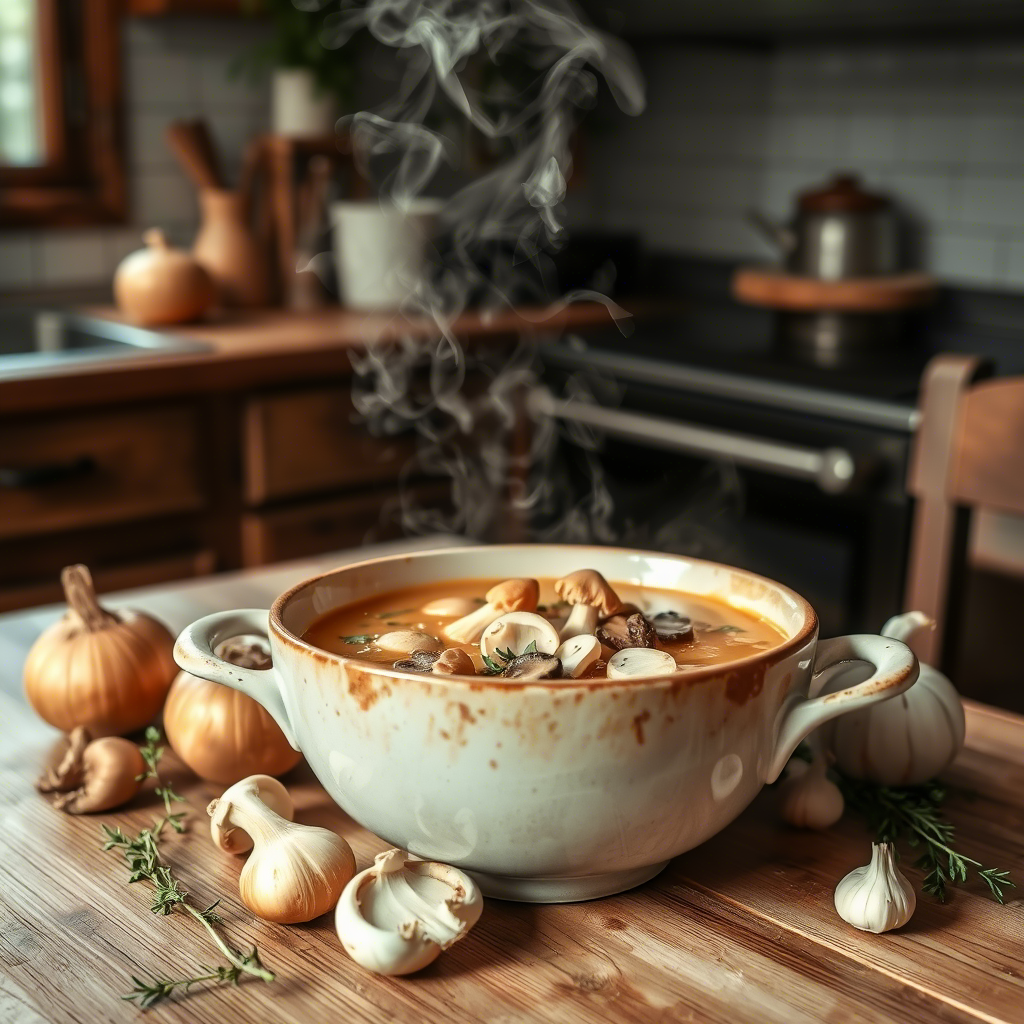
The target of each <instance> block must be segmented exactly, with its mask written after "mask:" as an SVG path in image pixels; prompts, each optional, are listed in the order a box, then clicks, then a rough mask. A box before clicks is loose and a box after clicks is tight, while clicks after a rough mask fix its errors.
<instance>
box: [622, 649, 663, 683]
mask: <svg viewBox="0 0 1024 1024" xmlns="http://www.w3.org/2000/svg"><path fill="white" fill-rule="evenodd" d="M678 670H679V666H678V665H676V659H675V658H673V657H672V655H671V654H669V653H668V651H659V650H658V649H657V648H655V647H624V648H623V649H622V650H621V651H616V652H615V653H614V654H613V655H612V656H611V657H610V658H609V659H608V678H609V679H647V678H649V677H651V676H670V675H672V673H673V672H677V671H678Z"/></svg>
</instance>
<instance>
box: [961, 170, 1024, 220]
mask: <svg viewBox="0 0 1024 1024" xmlns="http://www.w3.org/2000/svg"><path fill="white" fill-rule="evenodd" d="M958 219H959V220H960V221H961V222H962V223H964V224H976V225H980V226H983V227H990V228H1010V229H1024V174H1017V175H999V176H996V175H987V174H977V175H971V176H969V177H966V178H965V179H964V183H963V191H962V193H961V197H960V211H959V218H958Z"/></svg>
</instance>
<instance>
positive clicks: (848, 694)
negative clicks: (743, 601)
mask: <svg viewBox="0 0 1024 1024" xmlns="http://www.w3.org/2000/svg"><path fill="white" fill-rule="evenodd" d="M844 661H866V662H867V663H868V664H869V665H872V666H874V669H875V671H874V672H873V673H872V674H871V676H870V677H869V678H867V679H865V680H864V681H863V682H861V683H858V684H857V685H856V686H849V687H847V688H846V689H845V690H838V691H837V692H836V693H830V694H827V695H826V696H824V697H818V696H811V697H801V696H794V697H792V698H791V699H790V701H789V703H787V704H786V705H784V706H783V709H782V712H781V715H780V721H779V728H778V732H777V738H776V740H775V753H774V755H773V756H772V762H771V765H770V766H769V769H768V776H767V778H766V780H765V781H766V782H774V781H775V780H776V779H777V778H778V777H779V776H780V775H781V774H782V769H783V768H785V767H786V762H787V761H788V760H789V758H790V756H791V755H792V753H793V751H794V750H796V748H797V746H798V745H799V744H800V741H801V740H804V739H806V738H807V736H809V735H810V734H811V733H812V732H813V731H814V730H815V729H817V728H818V726H819V725H823V724H824V723H825V722H827V721H829V720H830V719H833V718H836V717H837V716H838V715H845V714H846V712H847V711H857V710H858V709H859V708H864V707H867V706H868V705H869V704H876V703H877V702H878V701H880V700H888V699H889V698H890V697H895V696H896V695H897V694H900V693H903V691H904V690H907V689H909V688H910V687H911V686H913V684H914V683H915V682H916V681H917V675H918V671H919V666H918V663H917V658H916V657H915V656H914V652H913V651H912V650H911V649H910V648H909V647H907V645H906V644H903V643H900V641H899V640H893V639H891V638H890V637H887V636H875V635H873V634H870V633H858V634H855V635H853V636H837V637H834V638H833V639H831V640H821V641H819V643H818V647H817V651H816V653H815V657H814V677H813V679H812V680H811V687H810V692H811V694H816V693H817V692H818V690H820V689H821V685H822V683H823V682H824V680H822V679H821V678H820V677H821V676H822V675H823V674H824V673H826V672H828V671H829V670H830V669H833V668H835V667H836V666H837V665H839V664H842V663H843V662H844Z"/></svg>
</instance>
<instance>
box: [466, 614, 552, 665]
mask: <svg viewBox="0 0 1024 1024" xmlns="http://www.w3.org/2000/svg"><path fill="white" fill-rule="evenodd" d="M557 648H558V633H557V631H556V630H555V627H554V626H552V625H551V623H550V622H548V620H547V619H545V618H544V616H543V615H538V614H537V613H536V612H509V613H508V614H507V615H502V616H500V617H499V618H497V619H495V620H494V621H493V622H492V623H491V624H490V625H489V626H488V627H487V629H486V630H484V635H483V636H482V637H480V653H481V654H482V655H483V656H484V657H485V658H490V659H491V660H492V661H494V660H496V659H499V658H501V659H502V660H503V661H508V660H510V657H509V656H510V655H511V657H516V656H518V655H520V654H527V653H531V652H533V651H536V652H538V653H540V654H554V653H555V651H556V650H557Z"/></svg>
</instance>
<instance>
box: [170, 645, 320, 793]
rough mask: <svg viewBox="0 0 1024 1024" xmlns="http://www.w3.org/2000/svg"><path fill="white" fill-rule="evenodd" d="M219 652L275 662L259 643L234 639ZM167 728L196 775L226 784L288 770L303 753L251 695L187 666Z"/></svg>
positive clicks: (249, 664) (246, 661)
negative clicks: (190, 670)
mask: <svg viewBox="0 0 1024 1024" xmlns="http://www.w3.org/2000/svg"><path fill="white" fill-rule="evenodd" d="M217 654H218V656H219V657H221V658H223V659H224V660H225V661H230V662H231V663H232V664H233V665H241V666H243V667H244V668H255V669H265V668H269V667H270V655H269V654H267V653H266V651H264V650H263V649H262V648H260V647H257V646H256V645H254V644H244V643H239V642H237V641H233V640H229V641H228V642H227V643H225V644H222V645H221V647H220V648H219V649H218V651H217ZM164 732H165V733H166V735H167V742H168V743H170V745H171V749H172V750H173V751H174V752H175V753H176V754H177V755H178V757H180V758H181V759H182V761H184V762H185V764H187V765H188V766H189V768H191V769H192V771H194V772H195V773H196V775H198V776H199V777H200V778H202V779H209V780H210V781H211V782H221V783H224V784H225V785H230V784H231V783H233V782H238V781H239V779H244V778H246V777H247V776H249V775H283V774H284V773H285V772H286V771H288V770H289V769H291V768H294V767H295V765H297V764H298V763H299V759H300V758H301V757H302V755H301V754H300V753H299V752H298V751H297V750H294V749H292V746H291V744H290V743H289V742H288V741H287V740H286V739H285V738H284V733H283V732H281V730H280V728H279V727H278V725H277V723H276V722H275V721H274V720H273V719H272V718H271V717H270V715H269V714H267V712H266V711H264V710H263V708H261V707H260V706H259V704H257V703H256V701H254V700H253V699H252V698H251V697H247V696H246V695H245V694H244V693H239V692H238V690H233V689H231V687H229V686H222V685H221V684H220V683H211V682H210V681H209V680H207V679H198V678H197V677H196V676H193V675H189V674H188V673H187V672H179V673H178V676H177V678H176V679H175V680H174V683H173V684H172V685H171V692H170V693H169V694H168V696H167V704H166V706H165V707H164Z"/></svg>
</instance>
